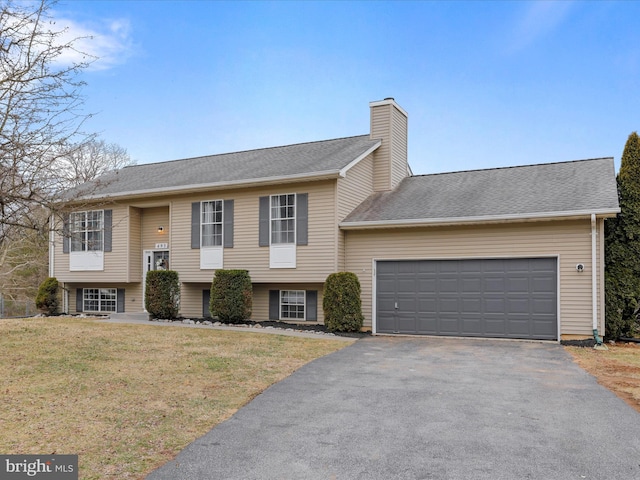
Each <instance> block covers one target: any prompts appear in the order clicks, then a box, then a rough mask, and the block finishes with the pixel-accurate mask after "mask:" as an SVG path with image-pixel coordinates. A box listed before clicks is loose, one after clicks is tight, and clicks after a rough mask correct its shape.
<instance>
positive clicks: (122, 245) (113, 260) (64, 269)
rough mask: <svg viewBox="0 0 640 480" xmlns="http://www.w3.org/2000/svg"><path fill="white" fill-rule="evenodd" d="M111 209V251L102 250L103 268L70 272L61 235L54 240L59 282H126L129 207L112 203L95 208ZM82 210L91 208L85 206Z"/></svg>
mask: <svg viewBox="0 0 640 480" xmlns="http://www.w3.org/2000/svg"><path fill="white" fill-rule="evenodd" d="M107 209H111V210H112V211H113V218H112V251H111V252H104V270H101V271H90V272H70V271H69V254H66V253H63V252H62V237H61V236H60V235H58V236H57V239H56V242H55V247H54V248H55V250H54V255H55V261H54V270H55V276H56V278H57V279H58V281H60V282H70V281H74V282H126V281H127V279H128V267H129V256H130V252H129V243H128V240H129V208H128V206H126V205H118V204H113V205H109V206H107V207H100V208H96V210H107ZM84 210H91V208H86V209H84Z"/></svg>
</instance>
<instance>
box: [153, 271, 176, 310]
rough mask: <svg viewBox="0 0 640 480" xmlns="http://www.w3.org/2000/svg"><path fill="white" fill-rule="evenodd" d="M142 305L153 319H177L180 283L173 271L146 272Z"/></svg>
mask: <svg viewBox="0 0 640 480" xmlns="http://www.w3.org/2000/svg"><path fill="white" fill-rule="evenodd" d="M144 305H145V308H146V309H147V312H149V315H151V317H153V318H166V319H172V318H177V316H178V312H179V310H180V282H179V281H178V272H176V271H175V270H152V271H150V272H147V283H146V289H145V292H144Z"/></svg>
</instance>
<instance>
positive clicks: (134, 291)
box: [64, 282, 144, 315]
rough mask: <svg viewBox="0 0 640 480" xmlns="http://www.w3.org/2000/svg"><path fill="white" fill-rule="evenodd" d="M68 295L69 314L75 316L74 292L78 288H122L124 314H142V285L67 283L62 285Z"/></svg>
mask: <svg viewBox="0 0 640 480" xmlns="http://www.w3.org/2000/svg"><path fill="white" fill-rule="evenodd" d="M64 287H65V288H66V289H67V292H68V295H69V313H70V314H72V315H75V314H77V313H79V312H78V311H76V290H77V289H78V288H124V289H125V294H124V300H125V307H124V311H125V313H126V312H134V313H138V312H142V311H143V304H144V299H143V298H142V284H141V283H138V284H129V283H104V282H100V283H75V282H74V283H67V284H65V285H64Z"/></svg>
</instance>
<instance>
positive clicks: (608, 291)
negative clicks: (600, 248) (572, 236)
mask: <svg viewBox="0 0 640 480" xmlns="http://www.w3.org/2000/svg"><path fill="white" fill-rule="evenodd" d="M616 180H617V182H618V197H619V200H620V210H621V211H620V213H619V214H618V215H617V216H616V218H608V219H607V220H606V221H605V224H604V226H605V229H604V231H605V245H604V260H605V270H604V276H605V321H606V330H605V333H606V337H607V338H611V339H616V338H619V337H621V336H622V337H632V336H634V335H635V334H637V333H638V312H639V311H640V137H639V136H638V134H637V133H636V132H633V133H632V134H631V135H629V138H628V139H627V143H626V144H625V146H624V150H623V152H622V159H621V161H620V171H619V172H618V176H617V177H616Z"/></svg>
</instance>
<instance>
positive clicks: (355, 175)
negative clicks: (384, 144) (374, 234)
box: [336, 155, 373, 271]
mask: <svg viewBox="0 0 640 480" xmlns="http://www.w3.org/2000/svg"><path fill="white" fill-rule="evenodd" d="M372 193H373V155H368V156H367V157H366V158H363V159H362V160H361V161H360V162H359V163H358V164H357V165H355V166H354V167H353V168H351V169H350V170H349V171H347V174H346V176H345V177H344V178H340V179H338V186H337V197H338V210H337V222H336V223H339V222H341V221H342V220H344V219H345V218H346V216H347V215H349V214H350V213H351V212H352V211H353V209H354V208H356V207H357V206H358V205H360V204H361V203H362V202H363V201H364V200H365V199H366V198H367V197H369V195H371V194H372ZM336 229H337V227H336ZM337 230H338V258H337V267H336V270H338V271H342V270H344V269H345V252H344V249H345V242H344V240H345V238H344V232H343V231H341V230H339V229H337Z"/></svg>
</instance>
